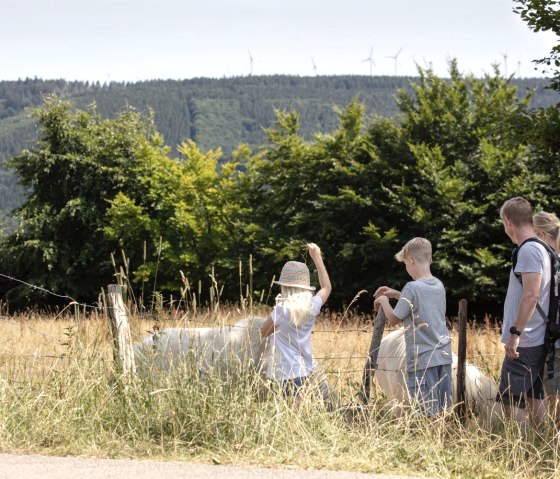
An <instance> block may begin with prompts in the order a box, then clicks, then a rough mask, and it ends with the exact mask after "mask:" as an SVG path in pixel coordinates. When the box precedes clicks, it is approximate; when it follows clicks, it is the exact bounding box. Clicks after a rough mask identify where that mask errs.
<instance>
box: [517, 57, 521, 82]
mask: <svg viewBox="0 0 560 479" xmlns="http://www.w3.org/2000/svg"><path fill="white" fill-rule="evenodd" d="M517 77H518V78H521V61H518V62H517Z"/></svg>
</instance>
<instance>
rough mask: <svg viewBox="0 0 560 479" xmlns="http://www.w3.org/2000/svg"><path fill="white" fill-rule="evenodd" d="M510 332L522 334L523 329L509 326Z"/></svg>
mask: <svg viewBox="0 0 560 479" xmlns="http://www.w3.org/2000/svg"><path fill="white" fill-rule="evenodd" d="M509 334H517V336H521V331H519V329H517V328H516V327H515V326H512V327H511V328H509Z"/></svg>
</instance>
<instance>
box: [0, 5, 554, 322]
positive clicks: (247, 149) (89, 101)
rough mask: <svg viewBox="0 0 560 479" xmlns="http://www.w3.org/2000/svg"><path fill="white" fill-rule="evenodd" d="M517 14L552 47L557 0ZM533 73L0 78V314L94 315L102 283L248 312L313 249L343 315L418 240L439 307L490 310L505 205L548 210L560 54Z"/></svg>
mask: <svg viewBox="0 0 560 479" xmlns="http://www.w3.org/2000/svg"><path fill="white" fill-rule="evenodd" d="M514 3H515V5H516V6H515V11H516V12H517V13H518V14H519V15H520V17H521V18H522V19H523V21H525V22H526V23H527V25H529V27H530V28H531V29H533V30H535V31H551V32H553V33H554V34H556V35H557V36H560V16H559V12H558V8H557V2H556V1H555V0H539V1H534V0H514ZM536 63H537V64H538V65H541V66H542V67H543V68H544V70H545V71H546V70H548V71H549V72H550V73H551V75H552V78H551V81H550V83H549V85H550V89H549V88H547V82H546V81H545V80H516V79H513V78H511V77H510V78H504V77H503V76H502V75H501V74H500V72H499V71H498V69H497V68H494V69H493V71H492V72H490V73H487V74H486V75H485V76H484V77H483V78H474V77H473V76H472V75H469V74H464V73H462V72H461V70H460V69H459V67H458V64H457V62H456V61H454V60H453V61H451V62H450V65H449V78H439V77H437V76H435V75H434V74H433V72H432V71H431V70H429V69H428V70H426V69H422V68H419V69H418V77H417V78H412V79H410V78H408V79H407V78H379V77H332V78H325V77H315V78H297V77H283V76H278V77H249V78H237V79H222V80H210V79H197V80H189V81H185V82H171V81H153V82H142V83H135V84H130V85H129V84H114V83H112V84H109V85H99V84H93V85H92V84H87V83H85V84H84V83H80V82H65V81H50V82H49V81H41V80H22V81H19V82H4V83H0V151H1V155H2V157H0V160H3V165H2V167H3V168H2V170H0V199H1V200H2V202H3V203H2V206H3V208H5V209H6V208H9V207H10V206H13V205H17V204H21V206H20V207H19V208H18V209H17V210H16V218H14V221H13V223H12V224H11V225H9V226H10V227H11V228H12V229H11V230H10V229H8V228H4V229H0V301H1V302H2V308H3V309H4V310H5V309H6V308H8V309H10V308H12V309H13V308H26V307H30V306H36V305H39V306H44V305H48V304H56V303H60V304H62V303H61V302H65V301H67V300H68V299H69V298H70V297H72V298H74V299H76V300H78V301H81V302H86V303H89V304H91V303H93V302H95V300H96V298H97V296H98V294H99V292H100V289H101V288H102V287H103V286H105V285H106V284H108V283H111V282H114V281H115V276H117V277H118V278H120V279H121V280H122V281H123V282H124V283H126V284H128V285H129V290H128V293H129V294H131V295H134V297H135V298H136V299H137V304H139V305H140V307H144V306H146V307H147V305H151V307H154V305H158V304H161V301H162V298H171V297H172V295H173V296H174V297H175V298H176V299H177V298H180V299H181V301H185V302H190V303H191V304H192V302H194V301H195V300H196V301H197V302H198V304H200V302H201V301H206V302H207V301H210V302H212V303H216V302H217V301H225V300H230V301H236V302H238V301H241V302H242V303H246V302H247V301H250V300H251V299H253V300H255V301H260V300H262V299H263V298H269V297H270V295H269V294H266V296H265V293H266V291H267V290H268V292H269V293H270V287H271V281H270V280H271V278H273V277H274V275H277V274H278V272H279V270H280V268H281V266H282V264H283V263H284V262H285V261H286V260H288V259H299V260H302V261H307V258H306V255H305V253H304V251H305V248H304V244H305V243H306V242H308V241H314V242H317V243H318V244H319V245H320V246H321V248H322V250H323V253H324V256H325V263H326V265H327V267H328V270H329V272H330V275H331V279H332V284H333V288H334V289H333V294H332V296H331V298H330V299H329V306H330V307H331V308H335V309H339V310H340V309H341V308H344V307H346V306H348V305H349V304H351V302H352V300H353V298H355V297H357V296H359V295H361V296H360V297H361V298H362V300H364V302H365V303H366V304H367V303H368V301H370V302H371V299H372V298H371V293H372V292H373V291H374V290H375V289H376V288H377V287H378V286H380V285H382V284H386V285H390V286H393V287H399V286H400V285H402V284H403V283H404V282H405V281H406V280H407V275H406V273H405V271H404V268H403V266H402V265H401V264H398V263H397V262H396V261H395V259H394V254H395V252H396V251H398V250H399V249H400V248H401V246H402V245H403V244H404V243H405V242H406V241H408V240H409V239H410V238H412V237H414V236H424V237H426V238H428V239H430V240H431V241H432V244H433V249H434V257H433V265H432V266H433V272H434V274H435V275H436V276H438V277H439V278H441V279H442V280H443V282H444V284H445V286H446V289H447V294H448V295H447V297H448V313H450V314H453V313H454V312H455V311H456V302H457V300H458V299H460V298H467V299H469V300H470V306H469V310H470V311H471V312H475V313H478V314H479V315H480V314H482V313H488V314H492V315H500V310H501V303H502V300H503V297H504V293H505V288H506V284H507V279H508V276H509V271H510V269H511V249H512V244H511V242H510V241H509V239H508V238H507V237H506V235H505V233H504V231H503V225H502V222H501V221H500V219H499V208H500V206H501V205H502V204H503V202H504V201H505V200H506V199H508V198H511V197H513V196H520V195H521V196H524V197H526V198H527V199H528V200H529V201H530V202H531V203H532V205H533V207H534V208H535V209H536V210H538V209H545V210H547V211H554V212H556V213H558V212H559V211H560V183H559V182H558V181H557V179H558V178H560V134H559V132H560V102H559V99H558V92H560V43H558V44H557V45H555V46H554V47H553V48H552V50H551V51H550V53H549V54H548V55H547V56H545V57H544V58H541V59H538V60H536ZM551 70H552V71H551ZM29 114H31V117H29V116H28V115H29ZM24 147H25V149H22V148H24ZM14 173H15V175H17V178H18V180H19V182H20V183H21V185H22V187H23V188H24V189H25V190H23V191H25V195H23V194H22V190H20V191H19V193H17V194H16V195H14V185H13V183H14ZM18 195H19V196H18ZM18 279H19V280H24V281H25V283H23V282H21V281H19V280H18ZM30 285H34V286H35V287H30ZM272 297H274V296H272ZM265 301H266V300H265Z"/></svg>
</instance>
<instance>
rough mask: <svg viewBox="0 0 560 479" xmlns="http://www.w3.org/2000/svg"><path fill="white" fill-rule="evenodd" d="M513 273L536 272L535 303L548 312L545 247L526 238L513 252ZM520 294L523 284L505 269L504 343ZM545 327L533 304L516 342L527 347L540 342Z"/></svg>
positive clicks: (548, 286) (542, 338)
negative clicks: (538, 280)
mask: <svg viewBox="0 0 560 479" xmlns="http://www.w3.org/2000/svg"><path fill="white" fill-rule="evenodd" d="M515 272H516V273H540V274H541V275H542V280H541V292H540V295H539V304H540V305H541V307H542V309H543V310H544V312H545V313H548V303H549V301H550V257H549V256H548V253H547V251H546V249H545V247H544V246H543V245H541V244H539V243H537V242H536V241H529V242H527V243H525V244H524V245H523V247H521V248H520V249H519V252H518V253H517V264H516V266H515ZM522 296H523V287H522V286H521V283H520V282H519V280H518V279H517V277H516V276H515V275H514V274H513V270H512V271H510V273H509V284H508V289H507V294H506V300H505V302H504V321H503V324H502V343H507V341H508V339H509V336H510V334H509V328H510V327H511V326H512V325H513V323H514V322H515V317H516V316H517V310H518V309H519V303H520V302H521V298H522ZM545 331H546V323H545V321H544V319H543V317H542V316H541V314H540V313H539V312H538V311H537V309H536V308H535V312H534V313H533V316H531V319H530V320H529V322H528V323H527V326H525V329H524V330H523V331H522V332H523V334H522V335H521V336H520V338H519V346H520V347H522V348H528V347H531V346H540V345H541V344H544V333H545Z"/></svg>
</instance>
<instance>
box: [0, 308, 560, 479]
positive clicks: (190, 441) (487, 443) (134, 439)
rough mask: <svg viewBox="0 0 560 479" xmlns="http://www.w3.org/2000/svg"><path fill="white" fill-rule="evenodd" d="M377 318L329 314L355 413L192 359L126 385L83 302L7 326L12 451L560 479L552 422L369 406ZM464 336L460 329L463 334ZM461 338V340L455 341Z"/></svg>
mask: <svg viewBox="0 0 560 479" xmlns="http://www.w3.org/2000/svg"><path fill="white" fill-rule="evenodd" d="M267 311H268V309H266V308H263V307H255V308H254V309H252V310H251V311H249V309H248V308H237V307H234V306H220V307H212V308H208V309H200V308H199V309H198V310H197V311H196V312H195V311H194V310H192V309H191V310H177V309H173V310H167V311H160V312H159V313H158V314H157V316H155V315H150V314H146V315H140V314H132V315H131V331H132V336H133V340H134V341H137V340H139V339H141V338H143V337H144V336H146V335H147V334H148V332H149V331H153V329H154V327H156V326H157V327H167V326H180V327H191V326H192V327H199V326H209V325H211V326H216V325H219V324H231V323H233V322H235V321H237V320H239V319H240V318H243V317H246V316H248V315H249V314H253V315H261V316H262V315H266V313H267ZM371 333H372V325H371V321H370V318H368V317H364V316H358V315H349V314H344V315H341V314H334V313H332V314H324V315H323V316H322V317H321V318H320V320H319V321H318V324H317V326H316V330H315V332H314V335H313V347H314V353H315V356H316V358H317V360H318V362H319V363H320V364H321V365H322V367H323V369H324V370H325V371H327V373H328V375H329V379H330V380H331V382H332V383H333V384H334V385H335V387H336V389H337V391H338V392H339V394H340V395H341V398H342V403H343V404H346V405H354V406H355V407H354V409H353V410H354V412H355V414H354V415H353V416H352V418H349V415H348V414H341V412H340V411H330V410H329V409H328V408H327V407H325V405H323V404H322V402H321V401H319V400H317V398H316V397H315V396H313V395H309V396H305V397H304V398H302V399H301V400H300V401H298V402H294V401H292V400H286V399H284V398H283V397H282V396H281V395H280V394H278V391H276V390H275V388H274V387H273V386H270V385H267V384H266V383H265V382H264V381H263V380H261V379H260V378H259V377H257V376H256V375H255V374H254V372H252V371H250V370H247V371H241V372H240V374H239V375H236V376H235V377H228V378H224V377H221V376H218V375H215V376H213V375H210V376H205V377H204V378H202V377H201V375H200V372H199V371H198V369H197V368H196V367H194V366H195V365H194V364H192V363H189V362H188V361H185V363H184V364H182V365H181V366H180V367H177V368H175V369H174V370H172V371H171V372H170V373H168V374H165V375H163V374H158V375H152V376H150V375H148V376H139V377H135V378H133V379H130V378H127V377H123V376H119V374H117V373H116V371H115V369H114V365H113V359H112V342H111V336H110V333H109V328H108V323H107V319H106V317H105V316H104V315H103V314H102V313H101V312H99V311H97V310H85V311H84V310H82V309H79V308H78V307H77V306H70V307H68V308H67V309H66V310H64V311H62V312H59V313H57V314H39V313H36V312H27V313H22V314H18V315H7V314H4V315H2V316H1V318H0V450H2V451H3V452H21V453H39V454H59V455H60V454H62V455H83V456H97V457H121V458H122V457H126V458H140V459H142V458H152V459H153V458H157V459H164V460H166V459H167V460H171V459H173V460H185V461H191V462H192V461H195V462H214V463H222V464H238V465H260V466H268V467H298V468H318V469H333V470H350V471H360V472H384V473H393V474H411V475H422V476H430V477H473V478H474V477H484V478H494V477H495V478H498V477H499V478H503V477H511V478H517V477H519V478H520V477H538V478H552V477H559V476H560V460H559V450H560V446H559V437H560V436H559V434H558V431H557V430H556V429H555V427H554V426H553V425H552V421H548V422H547V424H546V426H545V427H544V428H543V429H541V430H539V431H534V430H529V431H522V430H520V429H519V428H518V427H517V426H516V425H515V424H512V423H510V422H507V421H500V422H499V423H498V424H493V425H491V426H490V425H484V424H483V423H482V422H480V421H478V420H477V418H476V417H474V416H473V415H471V416H470V417H469V418H468V420H467V422H466V424H464V425H463V424H461V423H460V422H459V421H458V420H457V419H456V417H455V415H454V414H453V413H450V414H448V415H446V416H443V417H440V418H438V419H436V420H434V421H429V420H427V419H425V418H423V417H421V416H419V415H418V414H417V413H416V412H415V411H414V410H413V409H407V410H405V413H404V414H401V415H399V414H397V413H396V411H395V409H394V407H393V406H392V405H391V404H390V403H389V402H388V401H387V400H386V398H384V396H383V394H382V392H381V391H380V390H379V389H378V388H376V387H375V383H374V388H373V391H372V397H371V400H370V403H369V404H368V405H367V406H364V407H359V406H358V399H357V396H358V390H359V387H360V384H361V377H362V372H363V366H364V363H365V359H366V355H367V352H368V347H369V342H370V339H371ZM453 334H454V336H455V337H456V332H455V331H453ZM455 343H456V341H455ZM502 355H503V348H502V346H501V344H500V342H499V328H498V327H497V325H495V324H493V323H492V322H491V321H490V320H489V319H488V320H487V321H486V322H485V323H483V324H482V325H477V326H475V325H471V326H469V331H468V361H469V362H471V363H474V364H475V365H477V366H479V367H480V368H481V369H482V370H483V371H484V372H485V373H487V374H489V375H491V376H492V377H494V378H496V377H497V375H498V372H499V367H500V363H501V359H502Z"/></svg>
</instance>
